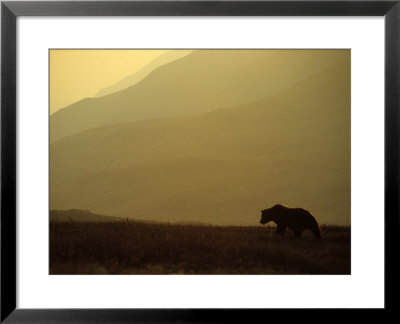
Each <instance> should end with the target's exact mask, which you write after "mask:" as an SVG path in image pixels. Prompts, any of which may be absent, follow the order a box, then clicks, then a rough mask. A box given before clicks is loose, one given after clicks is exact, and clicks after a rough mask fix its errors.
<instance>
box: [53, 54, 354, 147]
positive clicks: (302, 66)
mask: <svg viewBox="0 0 400 324" xmlns="http://www.w3.org/2000/svg"><path fill="white" fill-rule="evenodd" d="M315 52H316V51H313V50H287V51H282V50H280V51H275V50H267V51H266V50H236V51H227V50H197V51H194V52H192V53H191V54H189V55H187V56H186V57H184V58H182V59H179V60H176V61H173V62H171V63H169V64H165V65H163V66H161V67H159V68H157V69H155V70H154V71H153V72H152V73H150V74H149V75H148V76H147V77H145V78H144V79H143V80H142V81H140V82H138V83H137V84H135V85H134V86H132V87H129V88H127V89H125V90H122V91H119V92H116V93H113V94H110V95H107V96H103V97H100V98H91V99H89V98H87V99H84V100H81V101H79V102H77V103H75V104H73V105H70V106H68V107H66V108H64V109H61V110H59V111H57V112H56V113H54V114H53V115H51V117H50V140H51V142H54V141H56V140H59V139H61V138H63V137H66V136H69V135H71V134H75V133H78V132H80V131H83V130H87V129H91V128H95V127H99V126H103V125H111V124H116V123H121V122H127V121H137V120H146V119H157V118H167V117H175V116H183V115H192V114H200V113H205V112H210V111H213V110H216V109H219V108H230V107H233V106H237V105H240V104H245V103H248V102H250V101H254V100H258V99H261V98H264V97H266V96H269V95H272V94H274V93H277V92H279V91H282V90H283V89H287V88H290V87H291V86H293V85H294V84H296V83H297V82H299V81H301V80H304V79H305V78H307V77H308V76H310V75H312V74H314V73H317V72H319V71H323V70H324V69H326V68H328V67H332V66H335V65H336V64H339V63H344V62H347V61H348V60H349V59H350V56H349V55H350V54H349V53H350V52H349V51H343V50H338V51H318V55H316V54H315Z"/></svg>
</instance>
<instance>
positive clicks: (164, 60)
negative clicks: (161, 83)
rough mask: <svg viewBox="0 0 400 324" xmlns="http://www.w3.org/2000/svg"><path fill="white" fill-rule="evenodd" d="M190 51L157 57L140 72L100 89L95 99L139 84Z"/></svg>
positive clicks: (174, 52) (178, 51)
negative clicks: (159, 68)
mask: <svg viewBox="0 0 400 324" xmlns="http://www.w3.org/2000/svg"><path fill="white" fill-rule="evenodd" d="M190 52H191V51H190V50H174V51H169V52H167V53H165V54H163V55H160V56H159V57H157V58H156V59H155V60H154V61H152V62H151V63H150V64H149V65H147V66H146V67H144V68H143V69H141V70H140V71H138V72H136V73H134V74H132V75H129V76H127V77H126V78H123V79H122V80H120V81H118V82H117V83H115V84H112V85H110V86H108V87H106V88H103V89H100V90H99V91H98V92H97V93H96V95H95V97H96V98H98V97H103V96H106V95H109V94H112V93H114V92H118V91H121V90H124V89H126V88H129V87H131V86H133V85H135V84H136V83H138V82H140V81H141V80H143V79H144V78H145V77H146V76H148V75H149V74H150V73H151V72H153V71H154V70H155V69H156V68H158V67H160V66H162V65H165V64H168V63H170V62H172V61H175V60H177V59H180V58H183V57H185V56H186V55H188V54H189V53H190Z"/></svg>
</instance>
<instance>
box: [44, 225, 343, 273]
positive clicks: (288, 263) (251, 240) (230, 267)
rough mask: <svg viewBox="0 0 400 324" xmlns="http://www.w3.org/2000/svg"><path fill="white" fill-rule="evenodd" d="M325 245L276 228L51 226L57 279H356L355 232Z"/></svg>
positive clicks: (327, 233) (327, 235)
mask: <svg viewBox="0 0 400 324" xmlns="http://www.w3.org/2000/svg"><path fill="white" fill-rule="evenodd" d="M321 231H322V236H323V239H322V240H320V241H318V240H315V239H314V237H313V236H312V234H311V233H310V232H304V233H303V237H302V238H301V239H296V238H294V237H293V234H292V233H291V231H288V232H287V233H286V235H285V236H283V237H281V236H278V235H276V234H275V233H274V229H273V228H270V227H261V226H260V227H255V226H254V227H250V226H249V227H241V226H240V227H239V226H225V227H223V226H196V225H182V224H181V225H179V224H158V223H157V224H151V223H141V222H109V223H100V222H97V223H95V222H92V223H78V222H57V223H56V222H53V223H51V224H50V273H51V274H350V228H349V227H339V226H321Z"/></svg>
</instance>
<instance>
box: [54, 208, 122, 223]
mask: <svg viewBox="0 0 400 324" xmlns="http://www.w3.org/2000/svg"><path fill="white" fill-rule="evenodd" d="M121 220H123V219H122V218H120V217H114V216H104V215H97V214H93V213H91V212H90V211H88V210H81V209H69V210H50V222H112V221H121Z"/></svg>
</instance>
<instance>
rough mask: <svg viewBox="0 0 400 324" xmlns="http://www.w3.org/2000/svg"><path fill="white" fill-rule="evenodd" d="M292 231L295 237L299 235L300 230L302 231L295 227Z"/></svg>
mask: <svg viewBox="0 0 400 324" xmlns="http://www.w3.org/2000/svg"><path fill="white" fill-rule="evenodd" d="M293 232H294V236H295V237H297V238H300V237H301V232H302V230H301V229H295V230H293Z"/></svg>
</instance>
